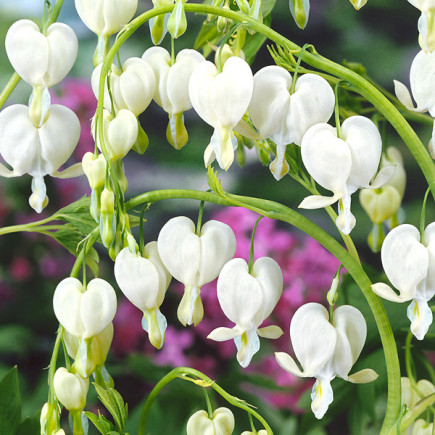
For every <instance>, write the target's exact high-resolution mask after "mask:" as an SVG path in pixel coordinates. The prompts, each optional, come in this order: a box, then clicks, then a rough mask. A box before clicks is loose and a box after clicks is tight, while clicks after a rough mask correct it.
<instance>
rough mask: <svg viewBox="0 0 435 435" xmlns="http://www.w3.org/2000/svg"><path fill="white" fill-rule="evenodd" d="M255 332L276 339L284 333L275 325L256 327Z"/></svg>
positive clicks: (260, 335)
mask: <svg viewBox="0 0 435 435" xmlns="http://www.w3.org/2000/svg"><path fill="white" fill-rule="evenodd" d="M257 334H258V336H259V337H263V338H269V339H272V340H276V339H277V338H279V337H281V336H282V335H283V334H284V331H283V330H282V329H281V328H280V327H279V326H277V325H270V326H266V327H264V328H260V329H257Z"/></svg>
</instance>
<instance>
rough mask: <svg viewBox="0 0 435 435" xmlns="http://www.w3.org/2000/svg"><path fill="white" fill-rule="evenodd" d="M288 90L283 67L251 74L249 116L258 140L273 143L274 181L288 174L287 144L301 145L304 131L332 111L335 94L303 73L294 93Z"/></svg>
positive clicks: (317, 78)
mask: <svg viewBox="0 0 435 435" xmlns="http://www.w3.org/2000/svg"><path fill="white" fill-rule="evenodd" d="M291 87H292V76H291V75H290V73H289V72H288V71H287V70H285V69H284V68H282V67H280V66H275V65H274V66H267V67H265V68H262V69H261V70H259V71H258V72H257V73H256V74H255V75H254V91H253V94H252V100H251V103H250V104H249V115H250V117H251V119H252V122H253V124H254V126H255V127H256V128H257V129H258V133H259V135H260V138H262V139H266V138H270V139H272V140H273V141H274V142H275V143H276V146H277V156H276V159H275V160H274V161H273V162H272V163H271V165H270V169H271V171H272V174H273V176H274V177H275V178H276V179H277V180H280V179H281V178H282V177H283V176H284V175H285V174H286V173H287V172H288V164H287V162H286V161H285V148H286V145H288V144H290V143H295V144H296V145H301V142H302V137H303V136H304V134H305V133H306V131H307V130H308V129H309V128H310V127H312V126H313V125H315V124H319V123H321V122H327V121H328V120H329V118H330V117H331V115H332V112H333V111H334V104H335V98H334V92H333V91H332V88H331V86H330V85H329V84H328V82H327V81H326V80H325V79H324V78H322V77H320V76H318V75H315V74H304V75H302V76H300V77H298V78H297V80H296V83H295V89H294V92H293V93H290V90H291Z"/></svg>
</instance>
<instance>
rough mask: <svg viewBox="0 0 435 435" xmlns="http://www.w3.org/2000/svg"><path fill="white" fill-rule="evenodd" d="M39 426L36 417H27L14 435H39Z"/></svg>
mask: <svg viewBox="0 0 435 435" xmlns="http://www.w3.org/2000/svg"><path fill="white" fill-rule="evenodd" d="M39 434H40V426H39V418H38V416H36V417H34V418H30V417H27V418H26V419H24V420H23V421H22V422H21V424H20V425H19V426H18V428H17V431H16V432H15V435H39Z"/></svg>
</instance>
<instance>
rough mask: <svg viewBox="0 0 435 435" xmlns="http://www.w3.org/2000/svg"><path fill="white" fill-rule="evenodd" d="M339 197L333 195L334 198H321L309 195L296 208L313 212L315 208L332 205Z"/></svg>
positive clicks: (320, 196)
mask: <svg viewBox="0 0 435 435" xmlns="http://www.w3.org/2000/svg"><path fill="white" fill-rule="evenodd" d="M340 197H341V195H338V194H335V195H334V196H322V195H311V196H307V197H306V198H305V199H304V200H303V201H302V202H301V203H300V204H299V205H298V208H305V209H309V210H313V209H316V208H323V207H327V206H328V205H331V204H334V202H337V201H338V200H339V199H340Z"/></svg>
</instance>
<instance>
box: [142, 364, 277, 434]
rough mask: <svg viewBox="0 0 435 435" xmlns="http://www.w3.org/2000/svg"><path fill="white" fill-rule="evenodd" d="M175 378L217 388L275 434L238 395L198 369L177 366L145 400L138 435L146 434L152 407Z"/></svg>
mask: <svg viewBox="0 0 435 435" xmlns="http://www.w3.org/2000/svg"><path fill="white" fill-rule="evenodd" d="M189 376H193V377H194V378H191V377H189ZM174 379H183V380H186V381H190V382H194V383H195V384H197V385H198V384H199V385H201V384H202V385H201V386H202V387H203V388H204V387H211V388H213V390H215V391H216V392H217V393H218V394H220V395H221V396H222V397H223V398H224V399H225V400H226V401H227V402H228V403H230V404H231V405H233V406H236V407H237V408H241V409H243V410H245V411H246V412H248V413H249V414H251V415H253V416H254V417H255V418H256V419H257V420H258V421H259V422H260V423H261V424H262V425H263V427H264V428H265V429H266V431H267V435H273V432H272V429H271V428H270V426H269V425H268V424H267V422H266V420H264V418H263V417H262V416H261V415H260V414H258V413H257V412H256V411H254V410H253V409H252V408H251V407H250V406H249V405H247V404H246V402H244V401H242V400H240V399H238V398H237V397H234V396H232V395H231V394H229V393H227V392H226V391H225V390H224V389H223V388H221V387H220V386H219V385H217V384H216V383H215V382H214V381H213V380H212V379H210V378H209V377H208V376H206V375H204V374H203V373H201V372H199V371H198V370H195V369H191V368H189V367H177V368H176V369H174V370H172V371H171V372H169V373H168V374H167V375H166V376H164V377H163V378H162V379H160V381H159V382H158V383H157V385H156V386H155V387H154V388H153V390H152V391H151V393H150V394H149V395H148V397H147V400H146V401H145V404H144V407H143V409H142V414H141V417H140V422H139V429H138V435H145V429H146V424H147V420H148V415H149V413H150V410H151V407H152V405H153V403H154V401H155V399H156V397H157V396H158V394H159V393H160V392H161V391H162V390H163V388H165V387H166V385H168V384H169V383H170V382H171V381H173V380H174ZM198 379H200V380H201V381H203V382H202V383H199V382H198Z"/></svg>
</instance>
